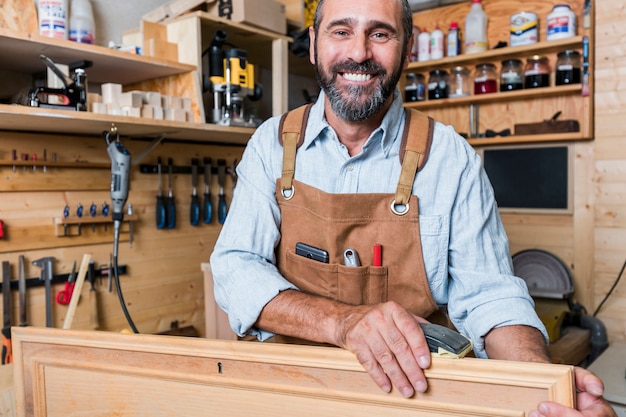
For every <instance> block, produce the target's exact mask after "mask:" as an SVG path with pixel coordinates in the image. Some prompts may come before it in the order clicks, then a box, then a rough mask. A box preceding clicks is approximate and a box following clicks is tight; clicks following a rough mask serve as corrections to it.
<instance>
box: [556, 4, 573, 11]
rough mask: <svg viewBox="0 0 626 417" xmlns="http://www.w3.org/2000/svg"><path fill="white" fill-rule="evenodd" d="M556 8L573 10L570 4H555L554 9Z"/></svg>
mask: <svg viewBox="0 0 626 417" xmlns="http://www.w3.org/2000/svg"><path fill="white" fill-rule="evenodd" d="M556 9H570V10H571V7H569V4H555V5H554V7H553V8H552V10H556Z"/></svg>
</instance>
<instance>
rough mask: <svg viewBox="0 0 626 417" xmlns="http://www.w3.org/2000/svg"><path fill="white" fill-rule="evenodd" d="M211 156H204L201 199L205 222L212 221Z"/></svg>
mask: <svg viewBox="0 0 626 417" xmlns="http://www.w3.org/2000/svg"><path fill="white" fill-rule="evenodd" d="M212 168H213V163H212V161H211V158H204V200H203V201H202V218H203V219H204V223H205V224H209V223H211V222H212V221H213V204H211V189H210V186H211V169H212Z"/></svg>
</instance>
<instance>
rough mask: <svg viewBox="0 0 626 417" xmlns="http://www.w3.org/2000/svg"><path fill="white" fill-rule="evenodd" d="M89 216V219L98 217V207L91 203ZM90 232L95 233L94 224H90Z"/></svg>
mask: <svg viewBox="0 0 626 417" xmlns="http://www.w3.org/2000/svg"><path fill="white" fill-rule="evenodd" d="M89 215H90V216H91V217H96V216H97V215H98V206H96V203H91V206H89ZM91 231H92V232H95V231H96V224H95V223H91Z"/></svg>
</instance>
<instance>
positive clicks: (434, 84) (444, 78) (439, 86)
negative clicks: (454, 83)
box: [428, 69, 449, 100]
mask: <svg viewBox="0 0 626 417" xmlns="http://www.w3.org/2000/svg"><path fill="white" fill-rule="evenodd" d="M448 80H449V75H448V71H446V70H441V69H436V70H432V71H431V72H430V73H429V76H428V99H429V100H438V99H440V98H448Z"/></svg>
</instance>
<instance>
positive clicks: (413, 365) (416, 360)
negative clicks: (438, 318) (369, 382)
mask: <svg viewBox="0 0 626 417" xmlns="http://www.w3.org/2000/svg"><path fill="white" fill-rule="evenodd" d="M419 323H428V321H427V320H424V319H423V318H420V317H417V316H415V315H413V314H411V313H409V312H407V311H406V310H405V309H404V308H402V307H401V306H400V305H398V304H397V303H394V302H387V303H383V304H376V305H369V306H361V307H358V308H356V309H354V311H352V312H351V313H350V314H349V315H348V316H347V317H346V319H345V320H344V321H343V323H342V325H340V326H339V327H338V328H337V332H338V333H337V340H338V341H339V345H340V346H341V347H343V348H345V349H347V350H349V351H351V352H353V353H354V354H355V355H356V357H357V359H358V360H359V362H360V363H361V364H362V365H363V367H364V368H365V370H366V371H367V373H368V374H369V375H370V376H371V378H372V379H373V380H374V382H376V384H377V385H378V386H379V387H380V388H381V389H382V390H383V391H385V392H389V391H391V387H392V386H395V387H396V388H397V389H398V390H399V391H400V393H402V395H403V396H404V397H410V396H412V395H413V394H414V393H415V391H417V392H425V391H426V388H427V384H426V377H425V376H424V371H423V370H424V369H426V368H428V367H429V366H430V350H429V348H428V343H427V342H426V339H425V338H424V333H423V332H422V329H421V327H420V326H419Z"/></svg>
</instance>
